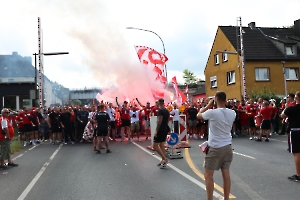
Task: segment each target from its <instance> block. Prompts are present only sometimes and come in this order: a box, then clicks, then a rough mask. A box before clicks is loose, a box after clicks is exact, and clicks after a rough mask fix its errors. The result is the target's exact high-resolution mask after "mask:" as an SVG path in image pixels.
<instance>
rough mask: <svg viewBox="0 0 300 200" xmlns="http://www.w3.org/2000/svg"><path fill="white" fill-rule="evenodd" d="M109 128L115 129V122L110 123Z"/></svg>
mask: <svg viewBox="0 0 300 200" xmlns="http://www.w3.org/2000/svg"><path fill="white" fill-rule="evenodd" d="M109 126H110V128H111V129H116V122H115V121H110V122H109Z"/></svg>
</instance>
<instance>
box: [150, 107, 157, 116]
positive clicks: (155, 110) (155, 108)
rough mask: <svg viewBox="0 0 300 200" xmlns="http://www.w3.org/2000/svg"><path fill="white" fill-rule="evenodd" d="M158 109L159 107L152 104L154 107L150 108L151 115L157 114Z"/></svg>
mask: <svg viewBox="0 0 300 200" xmlns="http://www.w3.org/2000/svg"><path fill="white" fill-rule="evenodd" d="M158 110H159V107H156V106H154V107H153V108H152V109H151V112H153V115H154V116H157V112H158Z"/></svg>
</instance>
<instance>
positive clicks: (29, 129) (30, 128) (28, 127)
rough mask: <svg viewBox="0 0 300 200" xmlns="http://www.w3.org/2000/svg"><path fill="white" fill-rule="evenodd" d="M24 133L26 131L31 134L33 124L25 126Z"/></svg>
mask: <svg viewBox="0 0 300 200" xmlns="http://www.w3.org/2000/svg"><path fill="white" fill-rule="evenodd" d="M23 131H24V133H27V132H31V131H32V124H24V127H23Z"/></svg>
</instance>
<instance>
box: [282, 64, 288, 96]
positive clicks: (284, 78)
mask: <svg viewBox="0 0 300 200" xmlns="http://www.w3.org/2000/svg"><path fill="white" fill-rule="evenodd" d="M281 63H282V72H283V80H284V93H285V97H287V86H286V77H285V68H284V64H285V61H281Z"/></svg>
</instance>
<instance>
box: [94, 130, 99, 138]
mask: <svg viewBox="0 0 300 200" xmlns="http://www.w3.org/2000/svg"><path fill="white" fill-rule="evenodd" d="M97 132H98V131H97V129H94V134H93V137H96V136H97Z"/></svg>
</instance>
